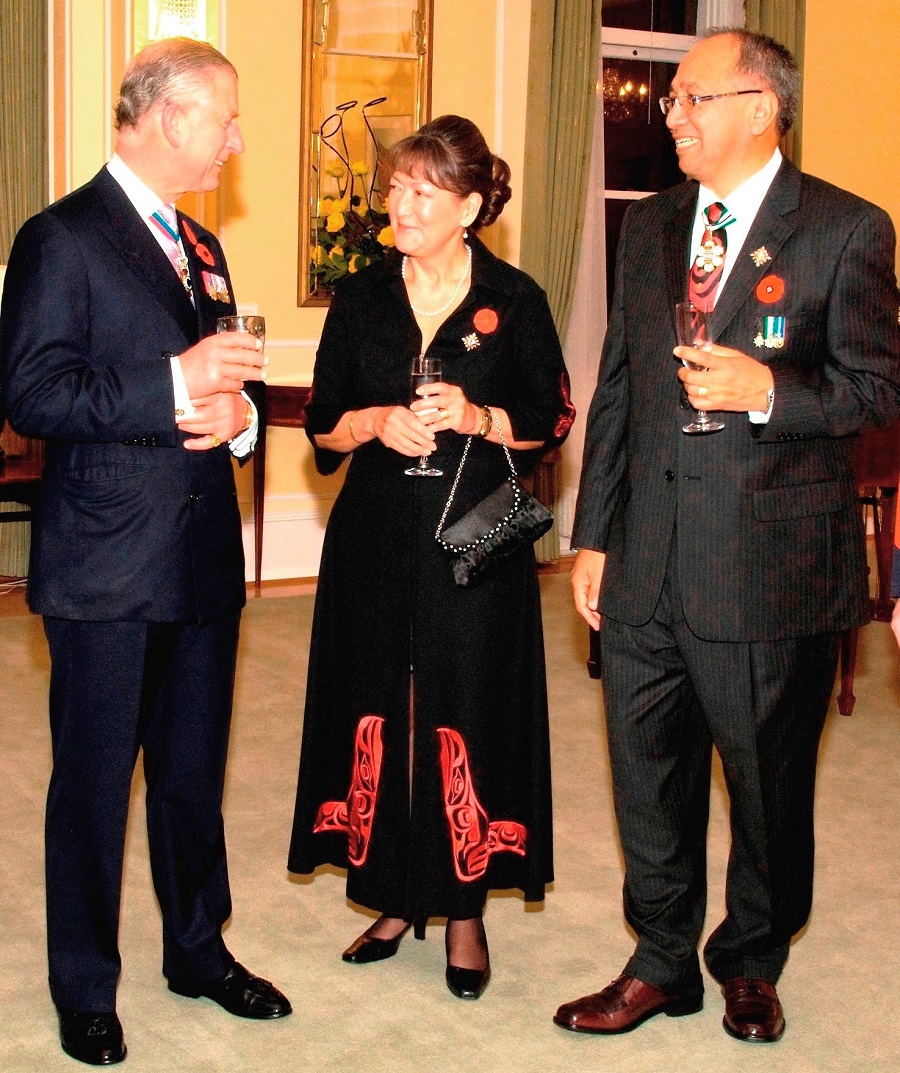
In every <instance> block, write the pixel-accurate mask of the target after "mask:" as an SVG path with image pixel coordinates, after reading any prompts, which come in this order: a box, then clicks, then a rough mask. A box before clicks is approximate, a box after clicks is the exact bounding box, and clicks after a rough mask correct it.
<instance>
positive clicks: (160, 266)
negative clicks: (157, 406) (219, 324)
mask: <svg viewBox="0 0 900 1073" xmlns="http://www.w3.org/2000/svg"><path fill="white" fill-rule="evenodd" d="M94 186H95V189H96V190H97V193H98V195H99V197H100V200H101V201H102V203H103V205H104V208H105V209H106V216H105V218H104V217H103V216H102V215H101V216H100V217H99V218H98V222H97V231H98V233H99V234H100V235H101V236H102V237H103V238H105V239H106V240H107V241H108V242H109V243H110V245H111V246H112V247H113V248H114V249H115V250H116V252H117V254H118V255H119V256H120V257H121V259H122V260H123V261H124V262H125V264H126V265H127V266H128V268H129V269H130V270H131V271H132V272H133V273H134V275H135V276H136V277H137V278H138V280H140V282H141V284H142V285H143V286H144V287H145V288H146V289H147V290H148V291H149V292H150V293H151V294H152V295H153V296H154V297H155V298H156V299H157V301H158V302H159V303H160V304H161V305H162V306H164V307H165V309H166V310H167V311H168V312H169V314H170V315H171V316H173V317H174V318H175V319H176V321H177V322H178V325H179V327H180V328H181V330H182V331H183V332H184V334H185V335H186V336H187V338H188V339H191V340H193V339H196V338H197V322H196V316H195V314H194V309H193V307H192V306H191V301H190V299H189V298H188V296H187V292H186V291H185V289H184V287H183V286H182V284H181V281H180V280H179V279H178V275H177V274H176V272H175V270H174V269H173V268H172V265H171V262H170V261H169V259H168V257H166V255H165V253H163V251H162V248H161V247H160V245H159V243H158V242H157V241H156V239H154V237H153V235H151V234H150V229H149V228H148V227H147V224H146V223H145V222H144V221H143V220H142V219H141V218H140V216H139V215H138V213H137V212H136V210H135V208H134V206H133V205H132V204H131V202H130V201H129V200H128V198H127V197H126V196H125V193H124V191H123V190H122V188H121V187H120V186H119V184H118V183H117V182H116V180H115V179H114V178H113V177H112V176H111V175H110V174H109V172H108V171H107V170H106V168H103V169H101V171H100V172H99V173H98V174H97V176H96V177H95V178H94Z"/></svg>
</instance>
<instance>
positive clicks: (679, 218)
mask: <svg viewBox="0 0 900 1073" xmlns="http://www.w3.org/2000/svg"><path fill="white" fill-rule="evenodd" d="M699 189H700V188H699V187H698V186H697V184H696V183H693V182H692V183H685V185H684V188H683V192H681V191H680V192H679V194H678V198H677V200H676V202H675V204H674V206H673V212H672V215H671V218H670V220H669V222H668V224H666V225H665V227H666V230H667V234H666V236H665V238H664V245H665V249H666V295H667V299H668V303H669V311H670V314H671V317H672V325H673V327H674V324H675V305H676V303H677V302H686V301H687V299H688V272H689V271H690V267H691V255H690V249H689V247H690V242H691V232H692V231H693V227H694V213H695V212H696V210H697V192H698V190H699Z"/></svg>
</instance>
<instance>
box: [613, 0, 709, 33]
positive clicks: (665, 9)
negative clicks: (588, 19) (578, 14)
mask: <svg viewBox="0 0 900 1073" xmlns="http://www.w3.org/2000/svg"><path fill="white" fill-rule="evenodd" d="M600 19H601V21H602V23H603V25H604V26H610V27H615V28H616V29H622V30H648V31H649V30H654V31H656V33H666V34H690V35H691V36H692V37H693V36H694V34H696V33H697V0H603V6H602V8H601V11H600Z"/></svg>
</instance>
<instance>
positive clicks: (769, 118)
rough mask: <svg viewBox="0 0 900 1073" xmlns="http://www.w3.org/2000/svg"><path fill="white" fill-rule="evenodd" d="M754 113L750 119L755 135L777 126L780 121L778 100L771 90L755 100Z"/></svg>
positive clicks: (767, 90)
mask: <svg viewBox="0 0 900 1073" xmlns="http://www.w3.org/2000/svg"><path fill="white" fill-rule="evenodd" d="M753 102H754V103H753V113H752V115H751V118H750V122H751V127H752V130H753V133H754V134H765V132H766V131H767V130H768V129H769V128H770V127H773V126H775V125H776V124H777V121H778V98H777V97H776V96H775V94H774V93H773V92H772V90H770V89H766V90H763V92H762V93H760V94H758V95H756V96H754V98H753Z"/></svg>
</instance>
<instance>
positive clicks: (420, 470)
mask: <svg viewBox="0 0 900 1073" xmlns="http://www.w3.org/2000/svg"><path fill="white" fill-rule="evenodd" d="M440 382H441V359H440V358H426V357H425V355H424V354H419V355H418V357H416V359H415V360H414V361H413V366H412V372H411V373H410V377H409V395H410V402H416V401H417V400H418V399H421V398H422V396H421V395H419V394H418V393H417V391H416V388H420V387H424V386H425V384H439V383H440ZM403 472H404V473H405V474H406V476H407V477H442V476H443V474H444V471H443V470H442V469H437V468H436V467H435V466H430V465H429V464H428V455H422V457H421V458H420V459H419V461H418V463H417V465H415V466H410V468H409V469H405V470H404V471H403Z"/></svg>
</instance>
